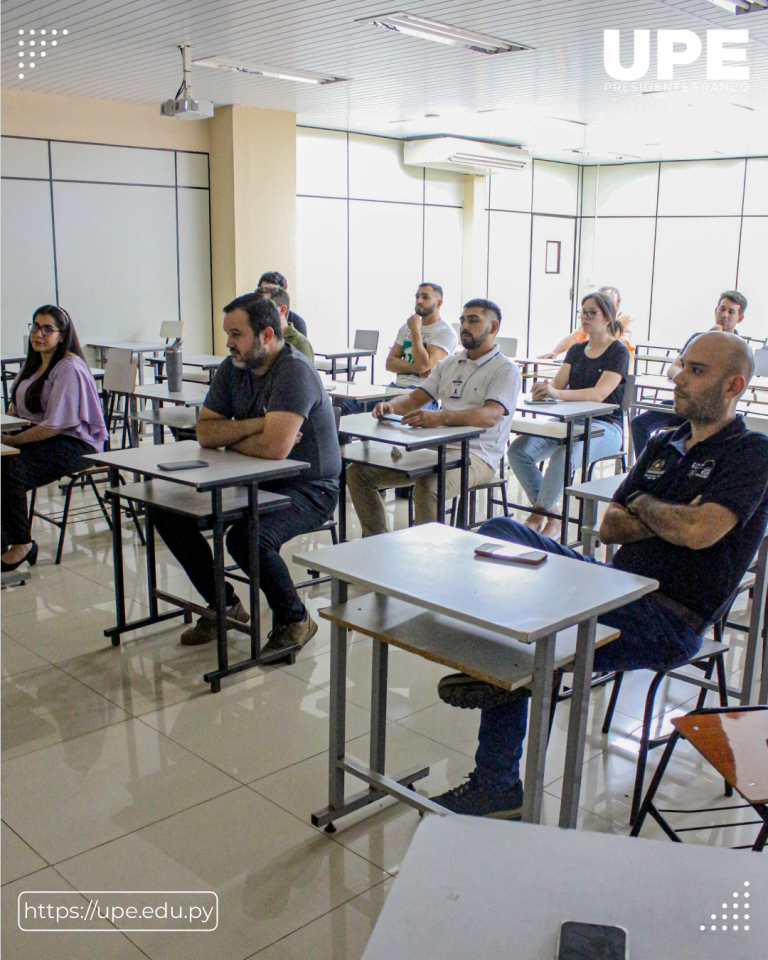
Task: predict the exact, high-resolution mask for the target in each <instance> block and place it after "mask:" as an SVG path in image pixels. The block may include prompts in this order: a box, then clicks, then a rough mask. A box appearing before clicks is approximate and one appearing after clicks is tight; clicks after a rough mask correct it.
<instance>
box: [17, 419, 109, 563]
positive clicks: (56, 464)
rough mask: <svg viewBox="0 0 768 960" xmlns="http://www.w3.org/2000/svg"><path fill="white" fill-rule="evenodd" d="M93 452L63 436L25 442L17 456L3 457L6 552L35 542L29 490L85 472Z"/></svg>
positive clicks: (86, 444) (85, 445)
mask: <svg viewBox="0 0 768 960" xmlns="http://www.w3.org/2000/svg"><path fill="white" fill-rule="evenodd" d="M93 452H94V449H93V447H92V446H91V445H90V444H89V443H86V442H85V440H79V439H78V438H77V437H69V436H65V435H64V434H63V433H60V434H59V435H58V436H56V437H50V438H49V439H48V440H37V441H35V442H34V443H25V444H23V445H22V446H21V447H19V452H18V454H14V455H13V456H7V457H3V461H2V468H3V490H2V508H3V519H2V534H3V553H5V551H6V550H7V549H8V548H9V547H11V546H13V545H15V544H20V543H29V542H30V541H31V540H32V532H31V530H30V528H29V507H28V506H27V491H28V490H36V489H37V487H44V486H45V485H46V484H48V483H53V482H54V481H55V480H61V478H62V477H68V476H70V475H71V474H73V473H76V472H77V471H78V470H84V469H85V468H86V467H88V466H90V465H91V464H89V463H88V461H85V462H84V461H83V454H84V453H93Z"/></svg>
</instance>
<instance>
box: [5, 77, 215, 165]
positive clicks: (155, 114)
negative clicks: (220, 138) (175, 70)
mask: <svg viewBox="0 0 768 960" xmlns="http://www.w3.org/2000/svg"><path fill="white" fill-rule="evenodd" d="M212 122H213V121H211V120H194V121H186V122H183V121H177V120H169V119H168V118H167V117H161V116H160V104H156V103H151V104H150V103H123V102H122V101H117V100H96V99H94V98H92V97H61V96H57V95H54V94H50V93H33V92H32V91H29V90H15V89H11V88H5V87H4V88H3V90H2V132H3V134H5V135H6V136H16V137H43V138H45V139H50V140H80V141H83V142H86V143H114V144H120V145H123V146H129V147H165V148H166V149H169V150H202V151H204V152H206V153H207V152H208V150H209V149H210V133H209V131H210V126H211V124H212Z"/></svg>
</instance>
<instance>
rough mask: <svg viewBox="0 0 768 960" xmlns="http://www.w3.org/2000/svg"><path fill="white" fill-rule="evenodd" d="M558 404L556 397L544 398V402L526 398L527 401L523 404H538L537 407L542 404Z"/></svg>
mask: <svg viewBox="0 0 768 960" xmlns="http://www.w3.org/2000/svg"><path fill="white" fill-rule="evenodd" d="M558 402H559V401H558V400H556V399H555V397H544V399H543V400H531V399H530V398H529V397H526V398H525V400H523V403H530V404H536V405H538V404H540V403H558Z"/></svg>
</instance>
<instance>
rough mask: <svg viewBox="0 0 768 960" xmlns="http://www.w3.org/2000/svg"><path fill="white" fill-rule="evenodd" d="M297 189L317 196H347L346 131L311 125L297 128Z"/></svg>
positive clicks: (301, 192) (299, 192)
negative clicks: (313, 127) (315, 128)
mask: <svg viewBox="0 0 768 960" xmlns="http://www.w3.org/2000/svg"><path fill="white" fill-rule="evenodd" d="M296 193H298V194H299V195H301V194H307V195H309V196H314V197H346V195H347V135H346V133H340V132H339V131H338V130H314V129H312V128H310V127H297V128H296Z"/></svg>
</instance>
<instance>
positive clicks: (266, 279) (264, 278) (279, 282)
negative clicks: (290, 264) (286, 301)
mask: <svg viewBox="0 0 768 960" xmlns="http://www.w3.org/2000/svg"><path fill="white" fill-rule="evenodd" d="M262 283H273V284H274V285H275V286H276V287H282V288H283V290H287V289H288V281H287V280H286V279H285V277H284V276H283V275H282V273H278V272H277V270H268V271H267V273H262V275H261V276H260V277H259V282H258V284H257V285H256V290H258V288H259V287H260V286H261V285H262ZM254 292H255V291H254Z"/></svg>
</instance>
